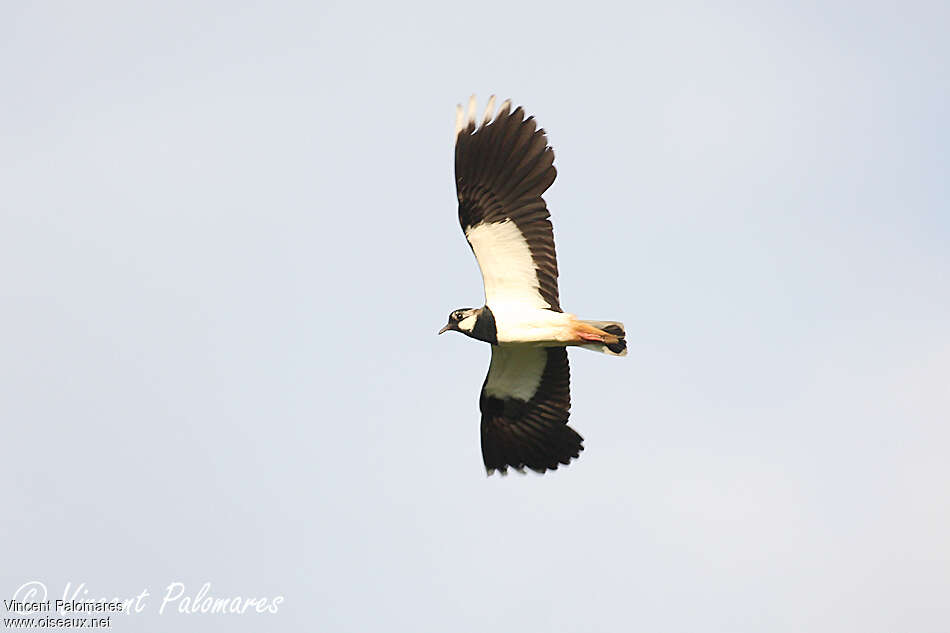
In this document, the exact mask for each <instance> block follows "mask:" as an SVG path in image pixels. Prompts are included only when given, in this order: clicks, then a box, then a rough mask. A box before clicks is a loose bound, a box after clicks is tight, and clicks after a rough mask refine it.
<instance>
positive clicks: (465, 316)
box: [439, 308, 480, 334]
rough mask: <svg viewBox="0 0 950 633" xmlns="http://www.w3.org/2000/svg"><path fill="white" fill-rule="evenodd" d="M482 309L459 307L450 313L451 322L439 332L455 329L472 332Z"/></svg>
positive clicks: (467, 332)
mask: <svg viewBox="0 0 950 633" xmlns="http://www.w3.org/2000/svg"><path fill="white" fill-rule="evenodd" d="M479 312H480V311H479V310H478V309H477V308H459V309H458V310H452V312H450V313H449V322H448V323H446V324H445V327H444V328H442V329H441V330H439V334H443V333H445V332H448V331H449V330H455V331H456V332H461V333H463V334H471V333H472V330H473V329H474V328H475V320H476V319H477V318H478V313H479Z"/></svg>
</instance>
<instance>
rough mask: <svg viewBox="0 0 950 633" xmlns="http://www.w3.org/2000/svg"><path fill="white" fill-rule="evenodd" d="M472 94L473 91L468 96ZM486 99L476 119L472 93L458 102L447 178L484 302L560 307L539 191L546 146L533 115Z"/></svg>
mask: <svg viewBox="0 0 950 633" xmlns="http://www.w3.org/2000/svg"><path fill="white" fill-rule="evenodd" d="M473 99H474V97H473ZM492 108H493V102H491V101H490V102H489V108H488V109H487V110H486V112H485V116H484V118H483V119H482V122H481V125H480V126H476V121H475V107H474V101H473V102H470V104H469V112H468V115H467V117H466V115H465V114H464V113H463V112H462V109H461V106H459V115H458V118H457V120H456V139H455V184H456V191H457V193H458V203H459V206H458V213H459V222H460V223H461V225H462V230H463V231H464V232H465V237H466V238H467V239H468V242H469V244H470V245H471V247H472V251H473V252H474V253H475V258H476V259H477V260H478V265H479V268H481V271H482V280H483V281H484V283H485V303H486V304H487V305H489V306H500V305H502V304H507V305H511V304H518V305H521V306H530V307H534V308H541V309H551V310H556V311H558V312H560V310H561V306H560V303H559V299H558V288H557V276H558V272H557V254H556V252H555V250H554V232H553V229H552V227H551V220H550V219H549V218H550V213H549V212H548V208H547V204H546V203H545V202H544V199H543V198H542V197H541V195H542V194H543V193H544V192H545V191H546V190H547V189H548V187H550V186H551V183H553V182H554V179H555V177H556V176H557V171H556V170H555V168H554V164H553V163H554V150H553V149H551V148H550V147H548V144H547V136H546V135H545V133H544V130H543V129H538V128H537V126H536V125H535V122H534V119H533V117H528V118H527V119H526V118H525V116H524V111H523V110H522V109H521V108H520V107H518V108H517V109H515V111H514V112H511V111H510V110H511V103H510V102H509V101H505V103H504V104H502V106H501V108H500V109H499V111H498V114H497V115H496V116H495V118H494V120H490V119H491V110H492Z"/></svg>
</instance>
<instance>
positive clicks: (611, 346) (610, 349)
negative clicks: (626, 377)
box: [579, 321, 627, 356]
mask: <svg viewBox="0 0 950 633" xmlns="http://www.w3.org/2000/svg"><path fill="white" fill-rule="evenodd" d="M579 322H580V323H583V324H584V325H588V326H590V327H592V328H595V329H596V330H598V331H599V332H600V333H602V334H603V335H605V336H603V337H602V338H603V342H595V343H584V344H582V345H581V346H580V347H583V348H584V349H589V350H593V351H595V352H601V353H603V354H607V355H608V356H626V355H627V330H626V329H625V328H624V327H623V323H620V322H619V321H579ZM585 338H586V337H585Z"/></svg>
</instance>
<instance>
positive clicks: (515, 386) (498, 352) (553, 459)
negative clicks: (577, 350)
mask: <svg viewBox="0 0 950 633" xmlns="http://www.w3.org/2000/svg"><path fill="white" fill-rule="evenodd" d="M479 406H480V408H481V411H482V458H483V459H484V460H485V468H486V469H488V474H489V475H490V474H491V473H492V472H493V471H494V470H499V471H501V473H502V474H504V473H506V472H507V470H508V466H512V467H514V468H517V469H518V470H522V469H523V468H524V467H528V468H530V469H532V470H536V471H538V472H542V473H543V472H544V471H545V470H546V469H548V468H550V469H551V470H555V469H557V467H558V464H568V463H570V461H571V458H574V457H577V456H579V455H580V452H581V451H582V450H584V446H583V441H584V438H582V437H581V436H580V435H578V433H577V432H576V431H575V430H574V429H572V428H571V427H569V426H568V425H567V418H568V417H569V416H570V409H571V370H570V367H569V365H568V363H567V350H566V349H565V348H563V347H546V348H542V347H517V348H511V347H499V346H498V345H492V349H491V366H490V367H489V368H488V376H486V377H485V384H484V385H483V386H482V395H481V398H480V399H479Z"/></svg>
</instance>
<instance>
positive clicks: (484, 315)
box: [472, 306, 498, 345]
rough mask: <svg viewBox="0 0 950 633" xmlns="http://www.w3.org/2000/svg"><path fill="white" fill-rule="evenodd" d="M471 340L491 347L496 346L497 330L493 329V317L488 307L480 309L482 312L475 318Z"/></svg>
mask: <svg viewBox="0 0 950 633" xmlns="http://www.w3.org/2000/svg"><path fill="white" fill-rule="evenodd" d="M472 338H477V339H478V340H479V341H485V342H486V343H491V344H492V345H498V329H497V328H496V327H495V315H494V314H492V313H491V310H489V309H488V306H485V307H483V308H482V311H481V312H479V313H478V316H477V317H475V327H474V328H472Z"/></svg>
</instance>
